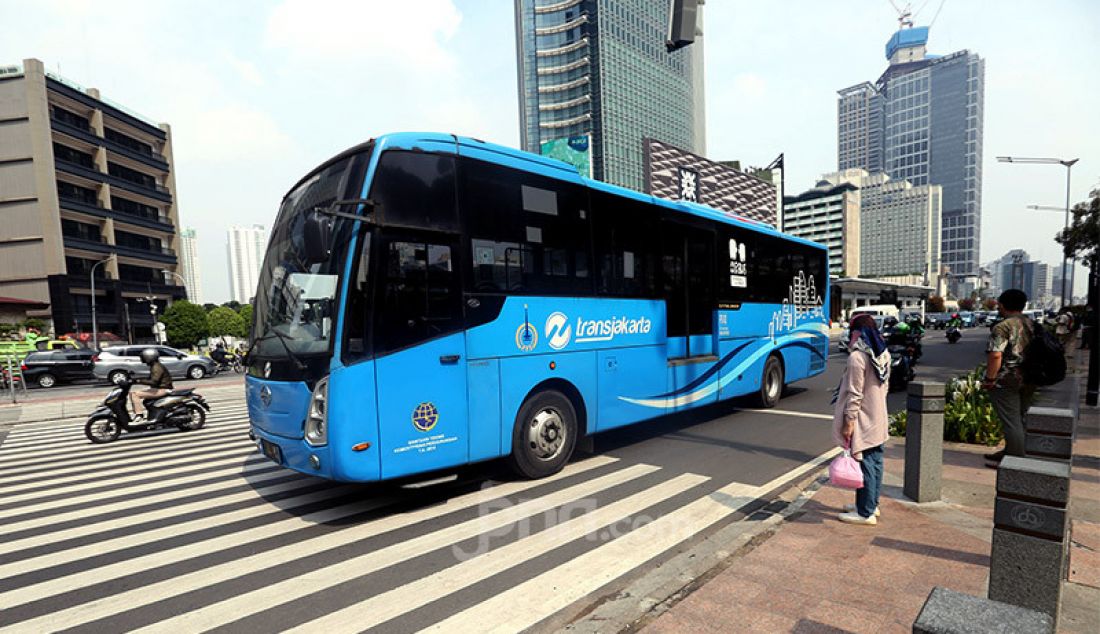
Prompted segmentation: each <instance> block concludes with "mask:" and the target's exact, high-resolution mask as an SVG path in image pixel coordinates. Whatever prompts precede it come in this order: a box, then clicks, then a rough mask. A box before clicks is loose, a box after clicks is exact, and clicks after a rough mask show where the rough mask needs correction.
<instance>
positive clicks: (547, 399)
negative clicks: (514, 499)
mask: <svg viewBox="0 0 1100 634" xmlns="http://www.w3.org/2000/svg"><path fill="white" fill-rule="evenodd" d="M576 445H577V412H576V409H575V408H574V407H573V402H572V401H570V400H569V399H568V398H567V397H566V396H565V395H564V394H562V393H561V392H558V391H556V390H547V391H545V392H538V393H536V394H532V395H531V396H529V397H528V398H527V400H526V401H524V403H523V406H522V407H520V408H519V415H517V416H516V424H515V427H514V429H513V432H512V454H511V455H510V456H509V458H508V460H509V464H510V466H511V467H512V470H513V471H515V472H516V473H517V474H519V475H521V476H523V477H525V478H531V479H538V478H545V477H546V476H549V475H553V474H555V473H557V472H558V471H561V469H562V467H564V466H565V464H566V463H567V462H569V458H570V457H571V456H572V455H573V448H574V447H576Z"/></svg>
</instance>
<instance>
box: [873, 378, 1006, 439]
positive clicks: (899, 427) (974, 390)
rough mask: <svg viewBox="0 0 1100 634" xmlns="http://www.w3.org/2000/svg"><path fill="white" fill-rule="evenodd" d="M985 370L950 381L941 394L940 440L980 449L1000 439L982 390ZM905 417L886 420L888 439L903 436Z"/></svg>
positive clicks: (898, 414)
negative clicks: (979, 446) (943, 401)
mask: <svg viewBox="0 0 1100 634" xmlns="http://www.w3.org/2000/svg"><path fill="white" fill-rule="evenodd" d="M983 376H985V366H984V365H979V366H978V367H977V368H974V369H973V370H972V371H970V372H968V373H967V374H964V375H963V376H960V377H957V378H954V379H951V381H949V382H948V383H947V387H946V389H945V391H944V398H945V403H944V408H943V439H944V440H947V441H950V442H965V443H971V444H980V445H996V444H997V443H999V442H1000V441H1001V439H1002V438H1004V433H1003V432H1002V431H1001V423H1000V421H999V420H997V414H996V413H995V412H994V411H993V404H992V403H991V402H990V400H989V393H988V392H986V391H985V390H983V389H982V377H983ZM908 422H909V413H908V412H907V411H905V410H902V411H900V412H895V413H894V414H893V415H891V416H890V435H892V436H905V430H906V427H907V425H908Z"/></svg>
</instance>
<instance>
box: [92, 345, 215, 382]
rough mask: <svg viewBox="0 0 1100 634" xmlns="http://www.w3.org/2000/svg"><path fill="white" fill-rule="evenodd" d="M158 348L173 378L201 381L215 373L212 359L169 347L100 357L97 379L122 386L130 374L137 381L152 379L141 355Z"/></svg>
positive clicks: (118, 350)
mask: <svg viewBox="0 0 1100 634" xmlns="http://www.w3.org/2000/svg"><path fill="white" fill-rule="evenodd" d="M146 348H156V350H157V351H158V352H160V362H161V363H163V364H164V367H165V368H166V369H167V370H168V373H169V374H171V375H172V377H173V378H177V379H182V378H189V379H201V378H203V377H205V376H207V375H209V374H213V373H214V361H213V359H211V358H210V357H206V356H199V355H194V354H187V353H186V352H182V351H180V350H176V349H175V348H169V347H168V346H115V347H113V348H107V349H105V350H103V351H102V352H100V353H99V357H98V359H97V360H96V363H95V369H94V374H95V378H97V379H101V380H102V379H106V380H108V381H110V382H111V383H118V382H119V381H120V380H121V379H122V378H123V377H125V376H126V374H127V373H130V374H132V375H133V376H134V377H135V378H139V379H143V378H146V377H148V376H149V366H147V365H145V364H144V363H142V362H141V351H142V350H145V349H146Z"/></svg>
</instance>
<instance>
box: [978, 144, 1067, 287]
mask: <svg viewBox="0 0 1100 634" xmlns="http://www.w3.org/2000/svg"><path fill="white" fill-rule="evenodd" d="M997 160H998V161H999V162H1001V163H1030V164H1040V165H1062V166H1063V167H1065V168H1066V229H1069V196H1070V192H1069V183H1070V175H1071V173H1072V172H1073V166H1074V164H1076V163H1077V161H1078V160H1080V159H1058V158H1036V157H1028V156H998V157H997ZM1067 262H1068V258H1066V252H1065V250H1064V249H1063V250H1062V307H1063V308H1065V307H1066V306H1068V303H1067V302H1066V278H1067V277H1068V275H1067V272H1066V264H1067ZM1072 296H1073V287H1072V286H1071V287H1070V297H1071V298H1072Z"/></svg>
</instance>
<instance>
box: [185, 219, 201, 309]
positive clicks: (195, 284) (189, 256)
mask: <svg viewBox="0 0 1100 634" xmlns="http://www.w3.org/2000/svg"><path fill="white" fill-rule="evenodd" d="M180 275H181V276H182V277H183V285H184V286H186V287H187V299H188V301H190V302H191V303H192V304H201V303H203V297H202V282H201V272H200V270H199V245H198V240H197V237H196V234H195V230H194V229H192V228H190V227H188V228H187V229H185V230H183V231H181V232H180Z"/></svg>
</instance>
